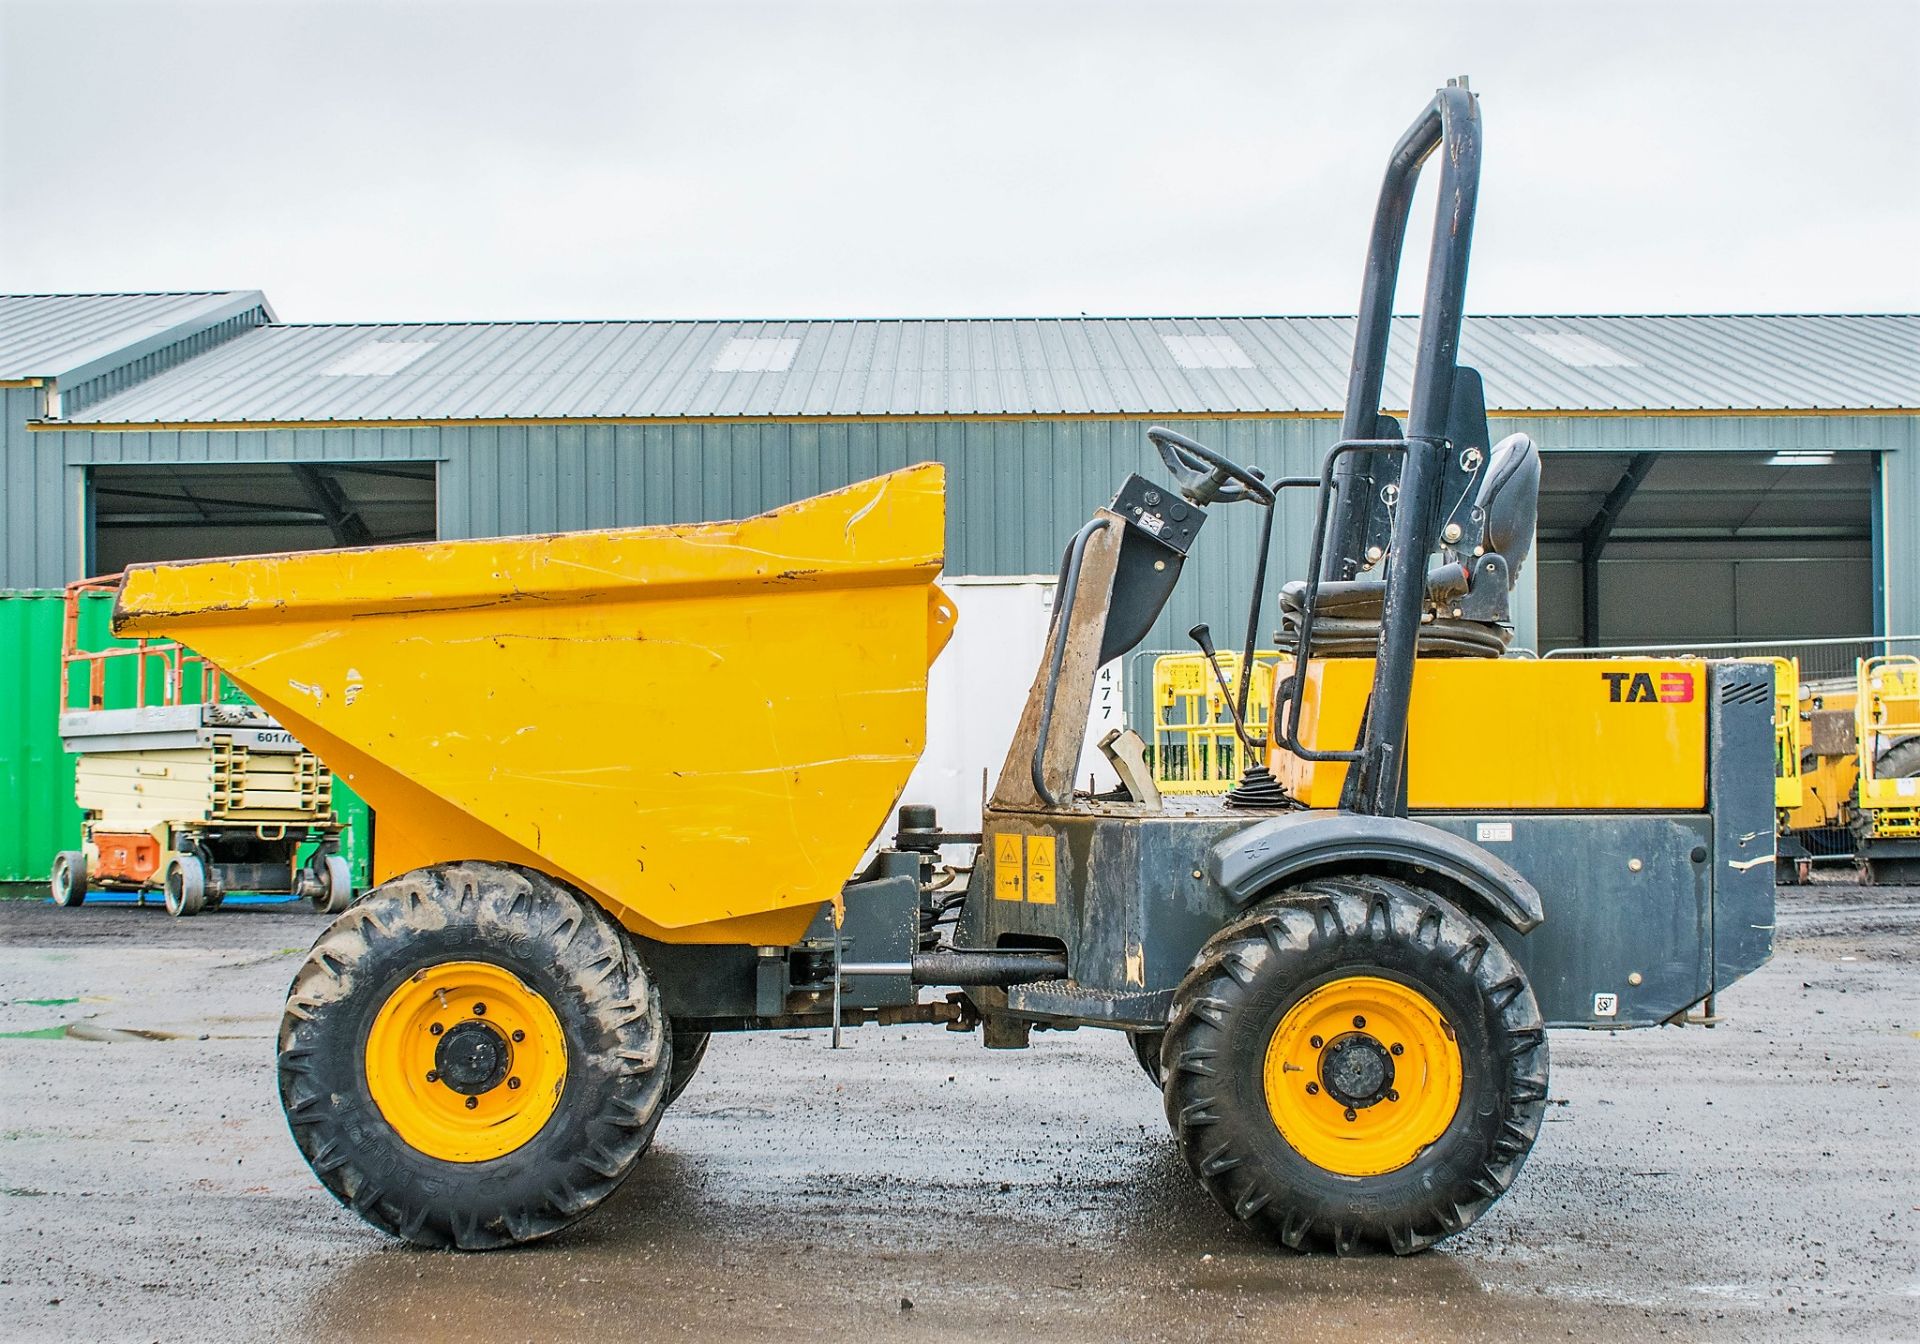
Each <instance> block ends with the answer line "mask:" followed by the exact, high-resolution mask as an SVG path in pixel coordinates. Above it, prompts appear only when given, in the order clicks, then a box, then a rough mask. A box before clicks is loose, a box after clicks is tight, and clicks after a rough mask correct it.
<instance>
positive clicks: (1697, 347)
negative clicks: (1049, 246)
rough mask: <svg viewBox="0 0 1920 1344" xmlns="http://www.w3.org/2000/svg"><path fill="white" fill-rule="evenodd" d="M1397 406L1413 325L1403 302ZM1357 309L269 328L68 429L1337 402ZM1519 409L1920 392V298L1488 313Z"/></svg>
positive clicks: (1491, 343) (1918, 399) (1851, 403)
mask: <svg viewBox="0 0 1920 1344" xmlns="http://www.w3.org/2000/svg"><path fill="white" fill-rule="evenodd" d="M1396 322H1397V329H1396V332H1395V337H1394V341H1393V343H1392V346H1391V352H1392V358H1391V359H1390V368H1389V373H1388V379H1387V396H1386V401H1387V404H1388V405H1389V406H1404V405H1406V401H1407V383H1408V380H1409V378H1410V368H1411V361H1412V354H1413V336H1414V327H1415V323H1414V320H1413V319H1411V318H1401V319H1396ZM1353 325H1354V323H1353V319H1352V318H1350V317H1187V318H994V319H971V320H970V319H956V320H950V321H927V320H880V321H851V320H850V321H791V322H787V321H762V322H504V323H436V324H408V325H390V326H379V325H351V326H331V325H330V326H268V327H262V328H260V329H259V330H257V331H253V332H249V333H247V334H245V335H243V336H240V337H238V338H237V339H235V340H232V341H230V342H228V343H226V344H225V345H222V346H221V347H219V348H218V349H216V350H213V351H211V352H209V353H208V354H205V355H203V356H200V357H199V358H196V359H193V360H191V361H189V362H188V363H186V364H184V365H182V366H180V367H178V368H175V369H173V370H171V371H169V372H167V373H163V374H161V375H159V376H157V377H155V378H153V379H150V380H149V381H146V382H143V383H140V384H138V385H136V386H134V387H132V388H129V389H127V390H126V391H124V392H121V393H119V394H118V395H116V396H113V397H110V398H108V399H106V400H103V401H101V402H99V403H97V404H96V405H93V406H91V407H89V408H87V409H86V410H85V411H84V412H83V413H81V414H78V415H76V416H74V417H73V419H74V421H75V423H101V422H108V423H113V422H119V423H141V424H149V423H226V424H231V423H266V422H290V423H298V422H304V421H418V420H492V419H501V420H557V419H626V418H652V417H668V418H708V417H721V416H725V417H746V418H763V417H781V418H784V417H799V416H819V417H848V416H919V415H1015V416H1030V415H1031V416H1049V415H1125V414H1142V415H1167V416H1178V415H1232V414H1260V413H1276V412H1279V413H1285V412H1306V413H1313V412H1328V411H1335V410H1338V409H1339V408H1340V405H1341V402H1342V399H1343V397H1344V394H1345V389H1346V374H1347V359H1348V352H1349V350H1350V348H1351V345H1352V341H1353ZM1462 353H1463V357H1464V358H1465V359H1466V360H1467V361H1468V362H1470V363H1472V364H1474V365H1475V366H1476V367H1478V368H1479V369H1480V370H1481V372H1482V373H1483V374H1484V375H1485V377H1486V383H1487V402H1488V405H1489V406H1490V407H1493V408H1496V409H1504V410H1534V411H1616V412H1628V411H1646V412H1661V411H1671V410H1687V411H1712V410H1736V411H1740V410H1786V411H1794V410H1808V411H1812V410H1826V411H1844V410H1886V409H1899V408H1914V407H1920V315H1917V314H1867V315H1827V316H1763V315H1755V316H1674V317H1547V316H1539V317H1476V318H1469V319H1468V321H1467V329H1466V332H1465V334H1464V336H1463V339H1462Z"/></svg>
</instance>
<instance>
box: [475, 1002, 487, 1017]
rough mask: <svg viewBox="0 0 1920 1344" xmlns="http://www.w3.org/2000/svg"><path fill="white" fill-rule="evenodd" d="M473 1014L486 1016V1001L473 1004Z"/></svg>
mask: <svg viewBox="0 0 1920 1344" xmlns="http://www.w3.org/2000/svg"><path fill="white" fill-rule="evenodd" d="M473 1015H474V1016H475V1017H485V1016H486V1015H487V1005H486V1004H484V1003H476V1004H474V1005H473Z"/></svg>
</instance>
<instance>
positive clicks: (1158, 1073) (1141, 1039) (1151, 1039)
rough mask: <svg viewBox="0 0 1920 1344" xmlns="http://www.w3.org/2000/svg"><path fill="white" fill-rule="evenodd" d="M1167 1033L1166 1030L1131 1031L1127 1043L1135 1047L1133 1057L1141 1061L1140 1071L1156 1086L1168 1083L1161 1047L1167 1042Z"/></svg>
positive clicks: (1159, 1086) (1161, 1086)
mask: <svg viewBox="0 0 1920 1344" xmlns="http://www.w3.org/2000/svg"><path fill="white" fill-rule="evenodd" d="M1166 1039H1167V1033H1166V1032H1164V1031H1130V1032H1128V1033H1127V1043H1128V1044H1129V1045H1131V1046H1132V1047H1133V1057H1134V1058H1135V1059H1137V1060H1139V1061H1140V1072H1142V1073H1144V1074H1146V1075H1147V1078H1148V1080H1149V1081H1150V1082H1152V1084H1153V1085H1154V1086H1155V1087H1156V1088H1165V1087H1166V1085H1167V1075H1166V1072H1165V1071H1164V1070H1163V1069H1162V1068H1161V1067H1160V1047H1161V1046H1162V1045H1163V1044H1165V1042H1166Z"/></svg>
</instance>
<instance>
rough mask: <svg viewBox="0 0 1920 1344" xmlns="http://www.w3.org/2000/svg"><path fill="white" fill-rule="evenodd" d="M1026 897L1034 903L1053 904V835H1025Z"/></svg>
mask: <svg viewBox="0 0 1920 1344" xmlns="http://www.w3.org/2000/svg"><path fill="white" fill-rule="evenodd" d="M1027 899H1028V900H1029V901H1031V902H1033V903H1034V904H1035V905H1052V904H1053V837H1052V836H1050V835H1030V836H1028V837H1027Z"/></svg>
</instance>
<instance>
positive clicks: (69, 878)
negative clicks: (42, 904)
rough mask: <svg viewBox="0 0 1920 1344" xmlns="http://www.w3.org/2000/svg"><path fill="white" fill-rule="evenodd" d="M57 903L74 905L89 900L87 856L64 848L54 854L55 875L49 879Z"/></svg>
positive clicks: (49, 885)
mask: <svg viewBox="0 0 1920 1344" xmlns="http://www.w3.org/2000/svg"><path fill="white" fill-rule="evenodd" d="M47 885H48V887H49V888H50V889H51V890H52V892H53V903H54V904H55V905H60V906H67V907H72V906H76V905H85V904H86V902H87V856H86V855H85V854H82V853H81V852H80V851H79V850H77V849H63V850H61V851H60V852H59V853H58V854H56V855H54V856H53V876H52V877H50V878H48V879H47Z"/></svg>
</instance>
